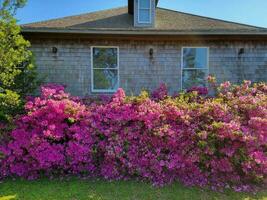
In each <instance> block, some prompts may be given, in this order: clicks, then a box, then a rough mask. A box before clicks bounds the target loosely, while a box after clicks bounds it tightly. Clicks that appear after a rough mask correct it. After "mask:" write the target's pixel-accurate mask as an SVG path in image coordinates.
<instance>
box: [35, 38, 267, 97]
mask: <svg viewBox="0 0 267 200" xmlns="http://www.w3.org/2000/svg"><path fill="white" fill-rule="evenodd" d="M31 43H32V47H31V50H32V51H33V53H34V54H35V60H36V65H37V69H38V72H39V74H41V76H42V77H45V81H46V82H52V83H60V84H65V85H67V90H68V91H69V92H71V93H72V94H73V95H78V96H86V95H91V94H92V92H91V46H118V47H119V50H120V53H119V60H120V63H119V74H120V76H119V77H120V87H121V88H123V89H125V90H126V92H127V94H138V93H139V92H140V91H141V90H142V89H148V90H153V89H155V88H156V87H158V86H159V84H160V83H161V82H164V83H166V84H167V85H168V88H169V90H170V92H174V91H177V90H179V89H180V87H181V48H182V47H183V46H199V47H200V46H205V47H209V48H210V49H209V52H210V54H209V73H210V74H213V75H215V76H216V77H217V80H218V81H219V82H223V81H228V80H229V81H231V82H234V83H238V82H241V81H242V80H243V79H249V80H252V81H253V82H259V81H265V82H267V42H216V43H215V42H210V43H209V42H205V43H199V42H191V43H190V42H179V41H173V42H171V41H168V42H167V41H166V42H151V41H126V40H125V41H119V40H114V41H95V40H94V41H92V40H78V39H77V40H63V39H57V40H52V39H44V40H31ZM52 47H57V48H58V52H57V53H56V54H54V53H52ZM150 48H153V49H154V58H153V59H151V58H150V55H149V49H150ZM240 48H244V54H242V55H241V56H239V57H238V52H239V49H240Z"/></svg>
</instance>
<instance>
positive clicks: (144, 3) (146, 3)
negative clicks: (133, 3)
mask: <svg viewBox="0 0 267 200" xmlns="http://www.w3.org/2000/svg"><path fill="white" fill-rule="evenodd" d="M150 1H151V0H139V3H140V8H149V9H150Z"/></svg>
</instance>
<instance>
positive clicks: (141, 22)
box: [138, 0, 152, 24]
mask: <svg viewBox="0 0 267 200" xmlns="http://www.w3.org/2000/svg"><path fill="white" fill-rule="evenodd" d="M140 1H142V0H138V23H140V24H151V23H152V0H149V2H150V8H141V7H140V5H141V4H140ZM140 9H143V10H145V9H146V10H149V21H141V20H140Z"/></svg>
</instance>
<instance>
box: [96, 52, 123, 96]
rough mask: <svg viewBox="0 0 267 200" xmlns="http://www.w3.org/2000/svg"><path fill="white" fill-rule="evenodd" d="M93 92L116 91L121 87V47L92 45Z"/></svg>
mask: <svg viewBox="0 0 267 200" xmlns="http://www.w3.org/2000/svg"><path fill="white" fill-rule="evenodd" d="M91 54H92V57H91V60H92V73H91V74H92V77H91V80H92V92H115V91H116V90H117V89H118V87H119V48H118V47H92V48H91Z"/></svg>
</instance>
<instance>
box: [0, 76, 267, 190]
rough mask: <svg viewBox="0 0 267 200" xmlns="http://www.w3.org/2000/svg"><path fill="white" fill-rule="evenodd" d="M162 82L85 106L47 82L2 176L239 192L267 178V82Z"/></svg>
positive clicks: (23, 121) (14, 135) (11, 145)
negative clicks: (178, 86)
mask: <svg viewBox="0 0 267 200" xmlns="http://www.w3.org/2000/svg"><path fill="white" fill-rule="evenodd" d="M160 88H161V89H162V91H161V89H160ZM160 88H159V89H157V91H156V92H154V93H152V97H149V95H148V94H147V93H146V92H142V93H141V95H140V96H137V97H127V96H126V95H125V93H124V91H123V90H122V89H119V90H118V91H117V93H116V94H115V95H114V96H113V97H112V98H111V99H109V100H108V101H100V102H96V103H94V102H91V103H90V104H88V105H87V106H85V105H84V104H83V103H81V102H80V101H79V100H77V99H76V98H72V97H70V96H69V95H68V94H66V93H65V92H64V88H62V87H58V86H57V87H51V86H50V87H43V88H42V95H41V97H37V98H35V99H33V100H31V101H29V102H28V103H27V105H26V109H27V114H26V115H23V116H21V117H20V119H19V120H18V121H17V128H16V129H15V130H13V131H12V132H11V139H10V141H8V142H7V143H4V144H2V145H1V146H0V151H1V152H2V155H3V156H2V159H1V157H0V159H1V161H0V164H1V165H0V173H1V176H2V177H6V176H14V175H15V176H23V177H27V178H36V177H38V176H40V175H43V174H44V175H50V174H84V173H85V174H89V175H96V176H100V177H104V178H106V179H109V180H117V179H132V178H137V179H140V180H146V181H147V180H148V181H151V182H153V184H155V185H164V184H168V183H171V182H173V181H180V182H182V183H184V184H186V185H190V186H192V185H197V186H201V187H204V186H209V187H211V188H213V189H218V188H234V189H235V190H236V191H248V190H251V189H252V188H253V186H254V185H259V184H265V183H266V182H267V148H266V144H267V85H266V84H264V83H261V84H255V85H251V83H250V82H249V81H246V82H244V84H242V85H240V86H235V85H231V84H230V83H228V82H227V83H224V84H222V85H220V86H219V87H218V88H217V95H216V97H214V98H206V97H203V96H202V97H201V96H198V94H197V93H194V92H193V93H181V94H179V95H178V96H177V97H168V96H167V93H166V87H165V86H163V85H161V87H160Z"/></svg>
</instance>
